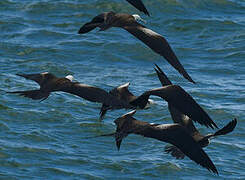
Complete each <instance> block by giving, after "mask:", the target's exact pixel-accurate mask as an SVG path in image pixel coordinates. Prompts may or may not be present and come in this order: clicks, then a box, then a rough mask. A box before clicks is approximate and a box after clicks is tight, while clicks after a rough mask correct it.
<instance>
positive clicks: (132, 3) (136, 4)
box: [126, 0, 150, 16]
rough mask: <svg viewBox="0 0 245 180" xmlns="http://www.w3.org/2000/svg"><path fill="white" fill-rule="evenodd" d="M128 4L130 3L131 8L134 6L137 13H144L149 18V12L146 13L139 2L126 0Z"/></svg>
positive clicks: (143, 6)
mask: <svg viewBox="0 0 245 180" xmlns="http://www.w3.org/2000/svg"><path fill="white" fill-rule="evenodd" d="M126 1H128V3H130V4H131V5H132V6H134V7H135V8H136V9H138V10H139V11H141V12H143V13H145V14H146V15H148V16H150V14H149V12H148V11H147V9H146V7H145V5H144V3H143V2H142V1H141V0H126Z"/></svg>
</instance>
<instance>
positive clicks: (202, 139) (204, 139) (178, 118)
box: [155, 64, 237, 159]
mask: <svg viewBox="0 0 245 180" xmlns="http://www.w3.org/2000/svg"><path fill="white" fill-rule="evenodd" d="M155 65H156V64H155ZM155 71H156V73H157V76H158V78H159V80H160V82H161V84H162V86H168V85H172V82H171V81H170V80H169V79H168V77H167V76H166V75H165V74H164V72H163V71H162V70H161V68H160V67H159V66H157V65H156V68H155ZM168 109H169V112H170V114H171V116H172V119H173V122H174V123H178V124H180V125H182V126H183V127H185V128H186V130H187V131H188V132H189V134H190V135H191V136H192V137H193V138H194V139H195V141H196V142H198V143H199V144H200V146H201V147H206V146H208V144H209V139H210V138H212V137H215V136H220V135H225V134H228V133H230V132H232V131H233V130H234V128H235V127H236V124H237V120H236V119H234V120H232V121H230V122H229V123H228V124H227V125H226V126H225V127H223V128H222V129H220V130H218V131H217V132H215V133H214V134H207V135H202V134H200V132H199V131H198V130H197V129H196V127H195V126H194V124H193V122H192V120H191V118H189V117H188V116H186V115H185V114H183V113H181V112H180V111H178V110H177V109H176V108H175V107H174V106H173V105H171V104H170V103H168ZM165 151H166V152H167V153H171V154H172V156H174V157H176V158H177V159H183V158H184V157H185V155H184V154H183V153H182V152H181V151H180V150H179V149H178V148H177V147H175V146H167V147H166V149H165Z"/></svg>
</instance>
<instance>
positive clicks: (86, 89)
mask: <svg viewBox="0 0 245 180" xmlns="http://www.w3.org/2000/svg"><path fill="white" fill-rule="evenodd" d="M17 75H18V76H21V77H24V78H26V79H29V80H33V81H35V82H36V83H38V84H39V85H40V89H37V90H29V91H14V92H8V93H14V94H19V95H21V96H25V97H28V98H31V99H34V100H45V99H47V98H48V96H49V95H50V93H52V92H55V91H63V92H66V93H70V94H73V95H76V96H79V97H81V98H83V99H86V100H88V101H92V102H98V103H103V104H105V105H106V106H107V108H108V109H121V108H131V107H133V106H132V105H130V104H129V103H127V102H126V101H122V100H120V99H118V98H117V97H115V96H113V95H112V94H110V93H108V92H106V91H105V90H103V89H101V88H98V87H95V86H90V85H87V84H81V83H78V82H72V79H73V77H72V76H71V75H69V76H66V77H63V78H58V77H56V76H55V75H53V74H52V73H48V72H44V73H40V74H17Z"/></svg>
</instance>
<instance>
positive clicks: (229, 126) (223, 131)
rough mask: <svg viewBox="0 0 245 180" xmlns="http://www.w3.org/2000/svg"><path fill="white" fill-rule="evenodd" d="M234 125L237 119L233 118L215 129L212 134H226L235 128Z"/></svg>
mask: <svg viewBox="0 0 245 180" xmlns="http://www.w3.org/2000/svg"><path fill="white" fill-rule="evenodd" d="M236 125H237V119H236V118H235V119H233V120H232V121H230V122H229V123H228V124H227V125H226V126H225V127H223V128H222V129H220V130H218V131H216V132H215V133H214V135H213V136H220V135H225V134H228V133H230V132H232V131H233V130H234V129H235V127H236Z"/></svg>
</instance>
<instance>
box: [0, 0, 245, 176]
mask: <svg viewBox="0 0 245 180" xmlns="http://www.w3.org/2000/svg"><path fill="white" fill-rule="evenodd" d="M143 2H144V3H145V5H146V6H147V8H148V10H149V12H150V13H151V17H147V16H144V15H143V14H142V13H140V12H139V11H137V10H136V9H135V8H133V7H132V6H131V5H129V4H128V3H127V2H126V1H125V0H1V1H0V30H1V33H0V84H1V85H0V95H1V96H0V164H1V165H0V179H188V180H189V179H203V180H204V179H229V180H230V179H245V61H244V60H245V1H244V0H143ZM105 11H115V12H124V13H130V14H136V13H137V14H140V15H141V16H142V17H143V18H144V19H146V21H147V24H146V26H147V27H150V28H151V29H152V30H154V31H156V32H158V33H160V34H162V35H164V37H165V38H166V39H167V40H168V41H169V43H170V44H171V46H172V48H173V49H174V51H175V52H176V54H177V56H178V57H179V59H180V61H181V63H182V64H183V66H184V67H185V69H186V70H187V71H188V73H189V74H190V75H191V77H192V78H193V79H194V80H195V81H196V82H197V84H196V85H193V84H191V83H189V82H188V81H187V80H185V79H183V77H182V76H180V75H179V73H177V71H175V70H174V69H173V68H172V67H171V66H170V65H169V64H168V63H167V62H166V60H165V59H164V58H163V57H161V56H159V55H157V54H155V53H154V52H153V51H151V50H150V49H149V48H148V47H146V46H145V45H144V44H143V43H142V42H140V41H139V40H137V39H136V38H134V37H133V36H132V35H130V34H129V33H127V32H126V31H124V30H123V29H119V28H112V29H109V30H107V31H106V32H97V30H95V31H93V32H90V33H88V34H85V35H78V34H77V31H78V30H79V28H80V27H81V26H82V25H83V24H84V23H86V22H88V21H90V20H91V18H93V17H94V16H96V15H98V14H99V13H101V12H105ZM154 63H157V64H158V65H159V66H160V67H161V68H162V69H163V70H164V72H165V73H166V74H167V75H168V77H169V78H170V80H171V81H172V82H173V83H174V84H178V85H181V86H182V87H183V88H184V89H185V90H186V91H187V92H189V93H190V94H191V95H192V96H193V97H194V98H195V100H196V101H197V102H198V103H199V104H200V105H201V106H202V107H203V108H204V109H205V110H206V111H207V112H208V113H209V115H210V116H211V117H212V118H213V120H214V121H215V122H216V123H217V124H218V126H219V127H222V126H224V125H225V124H227V123H228V122H229V121H231V120H232V119H233V118H235V117H236V118H237V119H238V125H237V127H236V129H235V130H234V132H232V133H231V134H229V135H226V136H222V137H218V138H216V139H213V140H212V142H211V144H210V145H209V146H208V147H206V148H205V152H206V153H207V154H208V155H209V157H210V158H211V159H212V161H213V162H214V164H215V165H216V167H217V169H218V171H219V176H217V175H214V174H212V173H210V172H209V171H207V170H206V169H204V168H202V167H200V166H199V165H196V164H195V163H194V162H193V161H191V160H190V159H189V158H185V159H184V160H175V159H173V158H172V157H171V156H170V155H169V154H165V153H164V146H165V145H166V143H163V142H160V141H157V140H154V139H148V138H143V137H141V136H137V135H129V136H128V137H127V138H126V139H125V140H124V142H123V143H122V146H121V150H120V151H119V152H118V151H117V149H116V146H115V143H114V139H113V138H110V137H101V138H96V139H88V138H86V137H90V136H96V135H100V134H104V133H110V132H113V131H114V130H115V125H114V123H113V121H114V119H116V118H117V117H119V116H121V115H122V114H124V113H125V112H128V111H127V110H117V111H111V112H108V113H107V115H106V118H105V119H104V120H103V121H102V122H101V121H99V119H98V117H99V109H100V104H96V103H92V102H88V101H85V100H83V99H81V98H78V97H75V96H72V95H70V94H65V93H60V92H58V93H52V95H51V96H50V97H49V98H48V99H47V100H45V101H43V102H39V101H34V100H31V99H27V98H24V97H20V96H17V95H12V94H6V93H5V91H16V90H28V89H35V88H38V85H37V84H35V83H34V82H32V81H28V80H25V79H24V78H21V77H18V76H16V75H15V74H16V73H39V72H45V71H48V72H51V73H53V74H55V75H57V76H59V77H62V76H66V75H68V74H71V75H73V76H74V78H75V80H76V81H79V82H81V83H85V84H90V85H94V86H98V87H101V88H104V89H106V90H108V91H109V90H110V89H112V88H113V87H115V86H118V85H120V84H123V83H126V82H130V90H131V91H132V92H133V93H134V94H136V95H139V94H141V93H142V92H144V91H145V90H148V89H152V88H157V87H160V83H159V81H158V78H157V76H156V74H155V72H154V69H153V67H154ZM153 100H154V101H155V102H156V104H155V105H153V106H152V107H151V108H149V109H147V110H144V111H137V113H136V115H135V118H136V119H139V120H143V121H147V122H153V123H172V120H171V118H170V114H169V112H168V109H167V104H166V102H164V101H162V100H161V99H160V98H157V97H153ZM195 125H196V126H197V127H198V128H199V129H200V131H201V132H202V133H209V132H213V131H212V130H211V129H210V128H209V129H207V128H205V127H203V126H200V125H199V124H195Z"/></svg>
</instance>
